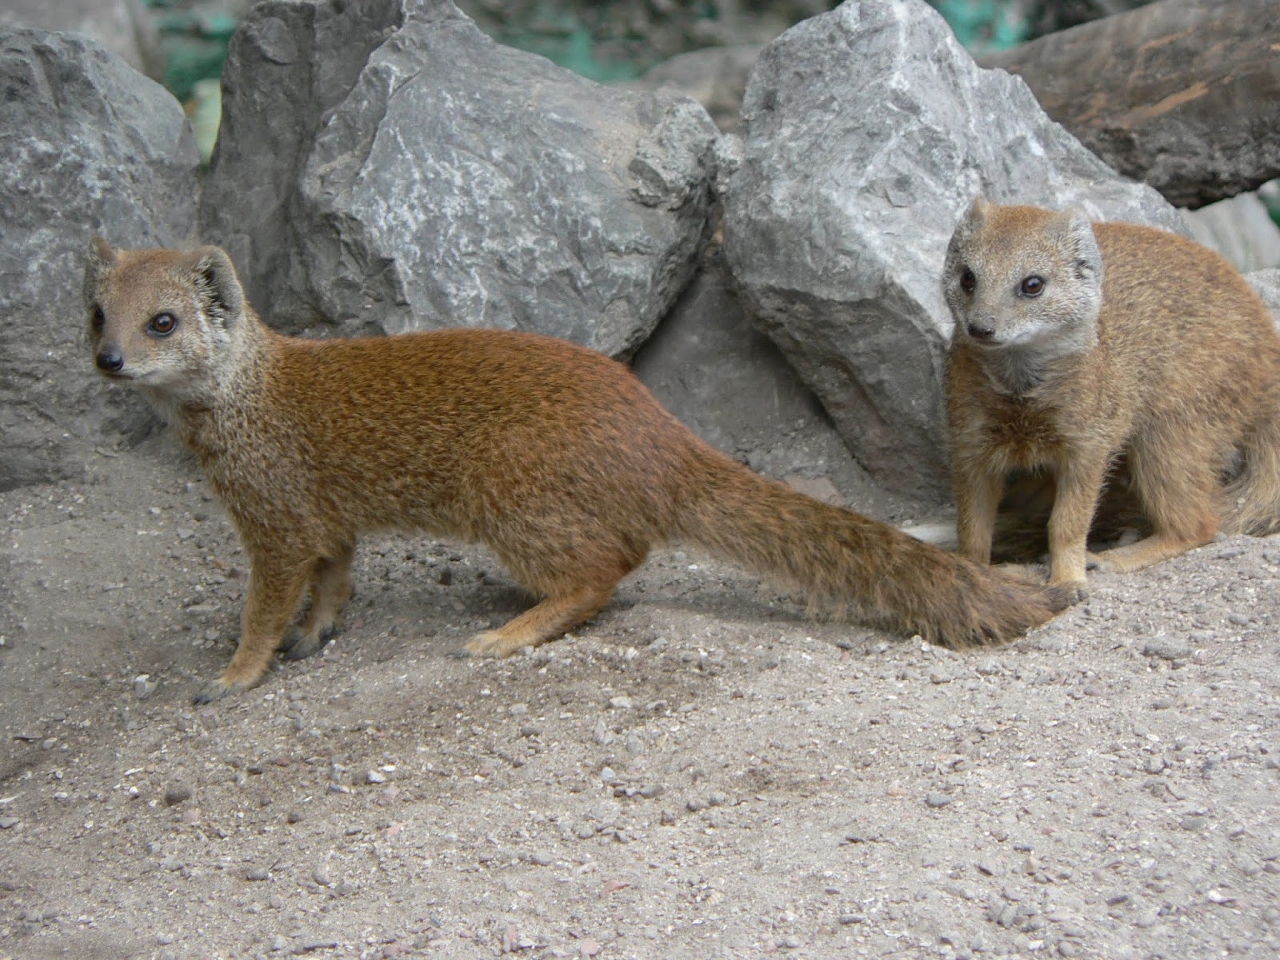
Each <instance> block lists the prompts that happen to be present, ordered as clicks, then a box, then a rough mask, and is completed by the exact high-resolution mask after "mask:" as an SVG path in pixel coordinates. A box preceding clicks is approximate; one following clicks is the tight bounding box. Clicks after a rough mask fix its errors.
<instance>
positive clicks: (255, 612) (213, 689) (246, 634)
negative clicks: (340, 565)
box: [195, 553, 315, 703]
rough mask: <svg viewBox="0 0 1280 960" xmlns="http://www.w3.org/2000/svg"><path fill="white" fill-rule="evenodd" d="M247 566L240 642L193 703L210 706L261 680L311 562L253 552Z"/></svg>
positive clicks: (291, 616) (312, 563)
mask: <svg viewBox="0 0 1280 960" xmlns="http://www.w3.org/2000/svg"><path fill="white" fill-rule="evenodd" d="M249 564H250V570H249V592H248V596H247V597H246V598H245V603H244V613H243V615H242V616H241V620H240V644H239V646H237V647H236V653H235V656H234V657H232V658H231V663H230V664H229V665H228V666H227V669H226V671H225V672H224V673H223V674H222V676H221V677H219V678H218V679H217V680H211V681H209V682H208V683H206V684H205V685H204V686H203V687H201V688H200V691H199V693H197V694H196V696H195V702H196V703H212V702H213V701H214V700H219V699H221V698H222V697H225V696H226V695H227V694H229V693H238V692H240V691H241V690H248V689H249V688H250V687H252V686H253V685H254V684H255V683H257V682H258V681H259V680H260V679H261V678H262V675H263V674H264V673H266V671H267V665H268V664H270V662H271V657H272V655H273V654H274V653H275V651H276V648H277V647H279V646H280V639H281V637H282V636H283V635H284V632H285V628H286V627H288V625H289V621H290V620H291V619H292V618H293V614H294V612H295V611H296V610H297V609H298V601H299V600H300V599H301V597H302V591H303V589H304V588H305V587H306V585H307V582H308V580H309V578H310V576H311V574H312V571H313V570H314V567H315V558H314V557H299V556H293V555H287V556H281V555H275V554H267V553H262V554H258V553H255V554H252V555H251V556H250V558H249Z"/></svg>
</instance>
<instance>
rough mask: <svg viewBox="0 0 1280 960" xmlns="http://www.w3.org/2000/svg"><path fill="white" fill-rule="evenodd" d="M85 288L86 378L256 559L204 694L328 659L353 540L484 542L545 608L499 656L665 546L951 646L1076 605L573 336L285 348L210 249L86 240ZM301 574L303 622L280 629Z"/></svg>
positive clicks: (557, 626)
mask: <svg viewBox="0 0 1280 960" xmlns="http://www.w3.org/2000/svg"><path fill="white" fill-rule="evenodd" d="M85 299H86V305H87V307H88V310H89V315H90V320H89V326H90V331H91V332H90V339H91V342H92V348H93V355H94V358H95V362H96V365H97V367H98V369H99V370H100V371H101V372H102V373H103V374H104V375H106V376H108V377H110V378H112V379H114V380H119V381H124V382H128V383H131V384H132V385H134V386H136V387H137V388H139V389H140V390H142V392H143V393H144V394H146V395H147V396H148V397H149V398H150V399H151V400H152V402H153V403H154V404H155V406H156V407H157V408H158V409H159V410H160V411H161V412H162V413H163V414H165V415H166V416H167V417H168V419H169V421H170V423H171V424H172V426H173V428H174V430H175V432H176V433H177V435H178V436H179V437H180V438H181V439H182V440H183V441H185V442H186V443H187V445H188V446H190V447H191V448H192V449H193V450H194V451H195V453H196V455H197V456H198V457H199V459H200V462H201V464H202V466H203V467H204V470H205V472H206V473H207V474H208V477H209V479H210V481H211V482H212V484H213V486H214V489H215V490H216V491H217V493H218V494H219V496H220V497H221V498H222V500H223V501H224V503H225V504H226V506H227V509H228V511H229V513H230V515H231V518H232V520H233V522H234V523H235V526H236V528H237V530H238V531H239V534H240V538H241V541H242V542H243V544H244V547H245V551H246V553H247V554H248V557H249V561H250V577H249V589H248V596H247V598H246V601H245V607H244V615H243V622H242V629H241V635H240V643H239V647H238V648H237V650H236V654H235V657H234V658H233V659H232V661H231V664H230V666H229V667H228V668H227V670H226V672H225V673H224V674H223V675H222V677H221V678H220V679H218V680H216V681H214V682H212V683H210V684H208V685H207V686H205V687H204V688H203V690H202V691H201V692H200V694H199V696H198V698H197V699H198V700H200V701H209V700H213V699H215V698H217V697H219V696H222V695H223V694H225V693H227V692H229V691H234V690H241V689H244V688H246V687H249V686H250V685H252V684H253V683H254V682H255V681H257V680H258V679H259V677H261V675H262V673H263V671H264V670H265V669H266V667H267V665H268V662H269V660H270V658H271V655H272V653H273V652H274V651H275V650H276V649H277V648H278V647H281V646H282V644H283V646H284V647H285V648H286V649H287V655H288V656H290V657H302V656H306V655H308V654H310V653H313V652H314V651H316V650H317V649H319V648H320V647H321V646H322V645H323V644H324V642H325V641H326V639H327V638H328V635H329V634H330V632H331V631H332V628H333V625H334V621H335V618H336V616H337V614H338V611H339V608H340V607H341V606H342V605H343V603H344V602H345V601H346V600H347V598H348V597H349V596H350V592H351V586H350V578H349V568H350V564H351V559H352V553H353V551H354V548H355V545H356V537H357V535H358V534H360V533H362V532H364V531H369V530H376V529H390V528H398V529H408V530H422V531H427V532H431V533H435V534H439V535H444V536H450V537H456V538H459V539H462V540H465V541H469V542H477V541H479V542H482V543H485V544H487V545H488V546H489V547H490V548H491V549H492V550H493V551H494V553H496V554H497V556H498V558H499V559H500V560H501V561H502V562H503V563H504V564H505V565H506V567H507V568H508V569H509V570H510V571H511V572H512V573H513V574H514V575H515V577H516V579H517V580H519V581H520V583H521V584H522V585H523V586H524V587H525V588H527V589H528V590H529V591H531V592H532V593H533V594H534V595H536V597H538V598H539V600H540V602H539V603H537V604H536V605H535V606H534V607H533V608H532V609H530V610H529V611H527V612H526V613H524V614H521V615H520V616H518V617H516V618H515V619H514V620H512V621H511V622H510V623H508V624H506V625H505V626H503V627H501V628H500V629H497V630H490V631H488V632H486V633H482V634H480V635H479V636H477V637H476V638H475V639H473V640H472V641H471V642H470V643H468V644H467V649H468V650H470V651H471V652H473V653H485V654H496V655H499V656H506V655H508V654H511V653H513V652H515V651H517V650H519V649H520V648H522V647H525V646H536V645H538V644H540V643H544V642H546V641H548V640H552V639H554V638H556V637H558V636H560V635H561V634H563V633H564V632H565V631H566V630H569V629H570V628H572V627H573V626H574V625H576V624H578V623H581V622H582V621H584V620H587V619H588V618H590V617H592V616H593V615H594V614H596V613H597V612H598V611H599V610H600V609H601V608H602V607H604V606H605V604H607V603H608V602H609V598H610V596H611V595H612V594H613V591H614V587H615V586H616V585H617V583H618V581H619V580H620V579H621V578H622V577H623V576H625V575H626V574H627V573H629V572H630V571H631V570H633V569H635V568H636V567H637V566H638V565H639V564H640V563H641V562H642V561H643V560H644V559H645V556H646V555H647V553H648V552H649V550H650V548H651V547H653V546H654V545H655V544H660V543H663V542H665V541H667V540H668V539H671V538H680V539H684V540H687V541H689V542H691V543H692V544H695V545H698V546H701V547H703V548H705V549H707V550H708V551H709V552H711V553H712V554H714V555H717V556H719V557H723V558H727V559H729V560H732V561H736V562H738V563H739V564H741V565H743V566H745V567H747V568H749V569H752V570H755V571H758V572H761V573H764V574H771V575H773V576H774V577H776V578H778V579H780V580H782V581H785V582H787V583H788V584H793V585H795V586H797V587H799V588H801V589H803V590H804V591H805V592H806V593H807V594H808V595H809V596H810V597H812V598H815V599H818V600H823V601H828V602H830V603H833V604H835V605H838V606H839V605H845V604H848V605H856V607H858V608H859V609H861V610H862V611H863V612H864V613H865V614H867V615H868V616H870V617H873V618H876V619H879V620H883V621H887V622H889V623H892V624H893V625H894V626H896V627H901V628H903V629H904V630H909V631H915V632H918V633H919V634H921V635H922V636H924V637H926V638H928V639H930V640H934V641H937V642H939V643H943V644H950V645H953V646H964V645H968V644H978V643H983V642H988V641H993V640H1005V639H1009V638H1011V637H1013V636H1015V635H1017V634H1020V633H1022V632H1024V631H1026V630H1027V629H1029V628H1030V627H1032V626H1035V625H1036V624H1039V623H1041V622H1043V621H1045V620H1047V619H1048V618H1049V617H1050V616H1051V615H1052V614H1053V613H1054V612H1056V611H1057V610H1059V609H1061V608H1062V606H1063V605H1064V603H1065V600H1064V598H1063V597H1062V596H1061V593H1062V592H1061V591H1054V590H1052V589H1048V588H1046V587H1044V586H1043V585H1036V584H1032V583H1029V582H1028V581H1026V580H1022V579H1018V578H1016V577H1014V576H1012V575H1010V574H1007V573H1003V572H999V571H992V570H990V569H986V568H983V567H981V566H979V565H977V564H973V563H970V562H969V561H967V560H963V559H961V558H959V557H957V556H955V555H954V554H948V553H945V552H943V551H941V550H938V549H936V548H934V547H931V546H928V545H926V544H924V543H921V542H918V541H916V540H913V539H912V538H911V537H909V536H907V535H906V534H903V533H901V532H899V531H897V530H895V529H893V528H892V527H889V526H886V525H885V524H883V523H879V522H876V521H874V520H870V519H868V518H866V517H862V516H859V515H857V514H854V513H850V512H849V511H846V510H840V509H837V508H835V507H830V506H827V505H825V504H822V503H819V502H817V501H815V500H811V499H809V498H807V497H804V496H802V495H800V494H798V493H796V492H794V491H792V490H791V489H790V488H789V487H787V486H785V485H784V484H780V483H776V482H773V481H770V480H766V479H764V478H761V477H759V476H757V475H755V474H754V473H752V472H751V471H750V470H748V469H747V468H746V467H744V466H742V465H741V464H739V463H737V462H736V461H735V460H733V459H732V458H730V457H727V456H725V455H723V454H721V453H719V452H718V451H716V450H714V449H713V448H711V447H710V446H708V445H707V444H705V443H703V442H702V441H701V440H699V439H698V438H697V437H695V436H694V434H693V433H692V432H691V431H689V430H688V429H687V428H686V427H684V426H683V425H681V424H680V423H679V422H678V421H677V420H676V419H675V418H674V417H672V416H671V415H670V414H669V413H667V411H666V410H664V409H663V408H662V407H661V406H659V404H658V402H657V401H656V400H654V398H653V397H652V395H650V393H649V392H648V390H646V389H645V387H644V386H643V385H642V384H641V383H640V381H639V380H637V379H636V378H635V376H633V375H632V374H631V373H630V371H628V370H627V369H626V368H625V367H623V366H622V365H621V364H619V363H616V362H614V361H613V360H610V359H608V358H607V357H604V356H602V355H600V354H597V353H595V352H593V351H591V350H587V349H585V348H583V347H579V346H575V345H573V344H571V343H567V342H564V341H560V340H555V339H551V338H548V337H541V336H536V335H532V334H523V333H513V332H504V331H496V330H445V331H439V332H434V333H415V334H404V335H400V336H392V337H372V338H366V339H353V340H330V341H311V340H302V339H294V338H289V337H284V336H281V335H279V334H276V333H274V332H273V331H271V330H270V329H269V328H267V327H266V326H265V325H264V324H262V323H261V321H260V320H259V319H258V318H257V316H256V314H255V313H254V312H253V310H252V308H251V307H250V306H249V305H248V304H247V303H246V302H245V299H244V294H243V292H242V290H241V287H240V284H239V282H238V280H237V278H236V275H235V272H234V269H233V268H232V265H231V261H230V260H229V259H228V257H227V255H226V254H225V253H224V252H223V251H222V250H220V249H218V248H216V247H204V248H202V249H199V250H196V251H194V252H178V251H169V250H140V251H127V250H121V251H115V250H112V249H111V248H110V247H109V246H108V245H107V244H106V243H105V242H104V241H102V240H101V239H98V238H95V239H94V241H93V242H92V243H91V245H90V249H89V258H88V269H87V271H86V277H85ZM308 587H309V588H310V593H311V610H310V614H309V615H308V617H307V619H306V621H305V622H304V623H303V624H302V626H301V629H300V631H291V632H290V634H289V636H288V637H286V636H285V633H286V629H287V628H288V626H289V624H290V622H291V620H292V618H293V616H294V613H295V611H296V609H297V608H298V606H299V602H300V599H301V597H302V594H303V592H304V590H306V589H307V588H308Z"/></svg>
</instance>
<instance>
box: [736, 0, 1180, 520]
mask: <svg viewBox="0 0 1280 960" xmlns="http://www.w3.org/2000/svg"><path fill="white" fill-rule="evenodd" d="M743 123H744V140H743V145H742V152H741V156H740V157H739V160H738V167H737V169H736V170H735V171H734V172H732V173H731V174H729V175H727V177H726V178H725V180H724V183H723V189H724V205H725V217H724V248H725V253H726V256H727V258H728V261H729V264H730V268H731V270H732V271H733V274H734V277H735V280H736V282H737V285H738V290H739V293H740V295H741V297H742V298H743V302H744V303H745V305H746V306H747V308H748V309H749V310H750V311H751V312H752V313H753V314H754V315H755V317H756V318H757V320H758V321H759V322H760V323H761V324H762V325H763V328H764V329H765V331H766V332H768V333H769V335H770V336H771V337H772V338H773V339H774V341H775V342H776V343H777V344H778V346H779V347H781V348H782V352H783V353H784V354H785V355H786V356H787V357H788V358H789V359H790V361H791V362H792V363H793V365H794V366H795V367H796V369H797V370H798V371H799V372H800V373H801V375H802V376H803V377H804V378H805V380H806V381H807V382H808V383H809V385H810V386H811V387H813V389H814V390H815V391H816V392H817V394H818V396H819V397H820V398H821V399H822V402H823V404H824V405H825V406H826V408H827V410H828V412H829V413H830V414H831V417H832V419H833V420H834V421H835V424H836V426H837V427H838V428H839V430H840V432H841V434H842V435H843V436H844V437H845V439H846V441H847V442H848V443H849V444H850V446H851V448H852V449H853V450H854V452H855V455H856V456H857V457H858V459H859V460H860V461H861V462H862V463H863V465H864V466H866V467H867V469H868V470H869V471H871V473H872V475H873V476H875V477H876V478H877V479H878V480H879V481H881V482H882V483H884V484H886V485H887V486H890V487H895V488H899V489H902V490H904V491H906V492H911V493H915V494H918V495H923V496H932V497H936V498H942V497H945V496H946V494H947V491H948V479H947V465H946V456H945V453H944V450H945V428H944V423H943V412H942V410H943V408H942V370H943V363H944V355H945V351H946V347H947V343H948V340H949V338H950V333H951V319H950V316H949V315H948V313H947V309H946V305H945V303H944V302H943V299H942V293H941V289H940V274H941V270H942V261H943V255H944V252H945V250H946V245H947V241H948V239H949V238H950V235H951V232H952V230H953V228H954V227H955V224H956V223H957V222H958V221H959V219H960V217H961V215H962V214H963V213H964V211H965V209H966V208H967V206H968V204H969V202H970V201H971V200H972V198H973V197H974V196H975V195H976V194H978V193H984V194H986V195H987V196H988V197H989V198H990V199H992V200H994V201H997V202H1005V203H1010V202H1025V203H1035V204H1041V205H1044V206H1050V207H1062V206H1066V205H1071V204H1076V205H1079V206H1082V207H1084V208H1085V209H1086V210H1087V211H1088V212H1089V213H1090V214H1091V215H1092V216H1094V217H1096V218H1098V219H1124V220H1133V221H1137V222H1144V223H1150V224H1154V225H1157V226H1161V227H1164V228H1166V229H1172V230H1180V229H1181V220H1180V219H1179V216H1178V213H1177V211H1176V210H1174V209H1173V208H1172V207H1171V206H1169V205H1168V204H1167V203H1166V202H1165V201H1164V200H1163V199H1161V197H1160V196H1159V195H1158V194H1157V193H1156V192H1155V191H1153V190H1152V189H1151V188H1149V187H1145V186H1139V185H1136V184H1133V183H1130V182H1126V181H1123V180H1121V179H1120V178H1119V177H1118V176H1117V175H1116V174H1115V173H1114V172H1113V171H1111V170H1110V169H1109V168H1108V167H1107V166H1105V165H1104V164H1103V163H1102V161H1100V160H1098V159H1097V158H1096V157H1095V156H1093V154H1091V153H1090V152H1089V151H1088V150H1086V149H1085V148H1084V147H1082V146H1081V145H1080V144H1079V143H1078V142H1076V141H1075V140H1074V139H1073V138H1072V137H1071V136H1070V135H1069V134H1068V133H1067V132H1066V131H1065V130H1063V129H1062V128H1061V127H1059V126H1058V125H1057V124H1055V123H1053V122H1052V121H1051V120H1050V119H1049V118H1048V117H1046V116H1045V114H1044V112H1043V111H1042V110H1041V109H1040V107H1039V106H1038V105H1037V104H1036V100H1035V98H1034V97H1033V96H1032V95H1031V92H1030V91H1029V90H1028V89H1027V87H1026V85H1025V84H1024V83H1023V82H1022V81H1021V80H1019V79H1017V78H1015V77H1011V76H1010V75H1008V74H1006V73H1004V72H1002V71H995V70H991V71H985V70H981V69H979V68H978V67H977V66H976V65H975V64H974V62H973V60H972V59H971V58H970V57H969V55H968V54H967V53H966V52H965V51H964V50H963V49H962V48H961V47H960V45H959V44H958V43H957V42H956V40H955V38H954V36H953V35H952V33H951V31H950V29H949V28H948V27H947V25H946V23H945V22H944V21H943V20H942V18H941V17H940V16H938V14H937V13H935V12H934V11H933V9H932V8H930V7H929V6H928V5H927V4H925V3H924V2H923V0H865V2H858V0H849V2H847V3H845V4H843V5H842V6H840V7H839V8H837V9H836V10H834V11H832V12H831V13H828V14H824V15H822V16H818V17H814V18H813V19H811V20H807V21H805V22H803V23H800V24H798V25H797V26H795V27H793V28H792V29H791V30H789V31H787V32H786V33H785V34H783V35H782V36H781V37H779V38H778V39H777V40H775V41H774V42H773V43H771V44H770V45H769V46H768V47H766V48H765V50H764V52H763V53H762V54H761V57H760V59H759V60H758V61H757V64H756V68H755V71H754V73H753V74H752V77H751V82H750V84H749V85H748V87H747V93H746V98H745V100H744V103H743Z"/></svg>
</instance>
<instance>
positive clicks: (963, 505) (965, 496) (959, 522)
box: [955, 462, 1004, 564]
mask: <svg viewBox="0 0 1280 960" xmlns="http://www.w3.org/2000/svg"><path fill="white" fill-rule="evenodd" d="M1003 490H1004V476H1003V475H1002V474H1000V473H997V472H995V471H993V470H992V469H991V467H990V466H989V465H988V464H987V463H985V462H977V463H973V462H971V463H969V464H967V465H965V466H964V467H959V466H958V467H957V468H956V474H955V497H956V539H957V542H958V545H959V550H960V554H961V555H962V556H965V557H968V558H969V559H970V560H972V561H974V562H975V563H983V564H987V563H990V562H991V538H992V536H993V535H994V533H995V527H996V510H997V509H998V508H999V506H1000V494H1001V492H1002V491H1003Z"/></svg>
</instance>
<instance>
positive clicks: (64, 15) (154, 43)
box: [0, 0, 164, 80]
mask: <svg viewBox="0 0 1280 960" xmlns="http://www.w3.org/2000/svg"><path fill="white" fill-rule="evenodd" d="M4 7H5V8H4V9H2V10H0V28H3V27H11V26H12V27H34V28H36V29H38V30H50V31H53V30H57V31H69V32H72V33H82V34H85V35H86V36H89V37H92V38H93V39H95V40H97V41H98V42H99V43H101V44H102V45H103V46H104V47H106V48H107V49H108V50H110V51H111V52H112V53H114V54H115V55H116V56H118V57H120V58H121V59H122V60H124V61H125V63H127V64H129V66H131V67H133V68H134V69H135V70H141V71H142V72H143V73H145V74H146V75H147V76H149V77H151V78H152V79H154V80H160V79H161V78H162V77H163V76H164V53H163V52H162V51H161V49H160V36H159V34H158V33H157V31H156V28H155V26H154V25H153V24H152V22H151V18H150V17H149V16H147V13H146V10H145V9H144V8H143V5H142V0H5V4H4Z"/></svg>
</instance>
